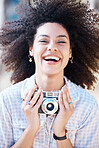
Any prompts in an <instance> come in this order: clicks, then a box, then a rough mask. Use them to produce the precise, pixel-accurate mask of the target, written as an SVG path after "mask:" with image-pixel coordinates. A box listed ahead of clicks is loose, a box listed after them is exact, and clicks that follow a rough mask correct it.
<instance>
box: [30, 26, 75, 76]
mask: <svg viewBox="0 0 99 148" xmlns="http://www.w3.org/2000/svg"><path fill="white" fill-rule="evenodd" d="M29 52H30V55H32V56H33V57H34V61H35V65H36V73H39V74H43V73H44V74H47V75H52V74H57V73H58V74H59V73H63V72H64V68H65V67H66V66H67V63H68V60H69V58H70V57H71V54H72V53H71V52H72V51H71V49H70V39H69V35H68V33H67V31H66V29H65V28H64V27H63V26H62V25H60V24H58V23H45V24H43V25H42V26H40V27H39V28H38V29H37V33H36V35H35V39H34V43H33V47H32V48H30V51H29Z"/></svg>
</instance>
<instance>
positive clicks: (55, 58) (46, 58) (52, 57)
mask: <svg viewBox="0 0 99 148" xmlns="http://www.w3.org/2000/svg"><path fill="white" fill-rule="evenodd" d="M49 59H52V60H56V61H59V58H58V57H54V56H48V57H45V60H49Z"/></svg>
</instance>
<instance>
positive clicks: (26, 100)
mask: <svg viewBox="0 0 99 148" xmlns="http://www.w3.org/2000/svg"><path fill="white" fill-rule="evenodd" d="M36 89H37V86H35V87H33V88H32V89H30V90H29V92H28V94H27V96H26V98H25V103H26V104H27V103H28V102H29V101H30V100H31V97H32V96H33V94H34V92H35V90H36Z"/></svg>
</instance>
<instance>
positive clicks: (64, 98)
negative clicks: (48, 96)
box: [53, 85, 74, 137]
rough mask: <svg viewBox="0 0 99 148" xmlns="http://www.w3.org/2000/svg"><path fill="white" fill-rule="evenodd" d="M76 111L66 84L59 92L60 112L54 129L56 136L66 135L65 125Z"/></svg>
mask: <svg viewBox="0 0 99 148" xmlns="http://www.w3.org/2000/svg"><path fill="white" fill-rule="evenodd" d="M73 112H74V106H73V103H72V100H71V97H70V94H69V91H68V89H67V87H66V85H65V86H64V87H63V88H62V90H61V92H60V94H59V112H58V114H57V115H56V117H55V120H54V122H53V130H54V133H55V135H56V136H59V137H61V136H64V135H65V126H66V124H67V122H68V120H69V118H70V117H71V115H72V114H73Z"/></svg>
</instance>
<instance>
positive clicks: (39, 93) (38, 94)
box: [30, 88, 42, 106]
mask: <svg viewBox="0 0 99 148" xmlns="http://www.w3.org/2000/svg"><path fill="white" fill-rule="evenodd" d="M41 92H42V89H41V88H39V90H38V91H37V92H36V94H35V95H34V96H33V98H32V99H31V101H30V104H31V106H34V105H35V104H36V103H37V101H38V99H39V97H40V95H41Z"/></svg>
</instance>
